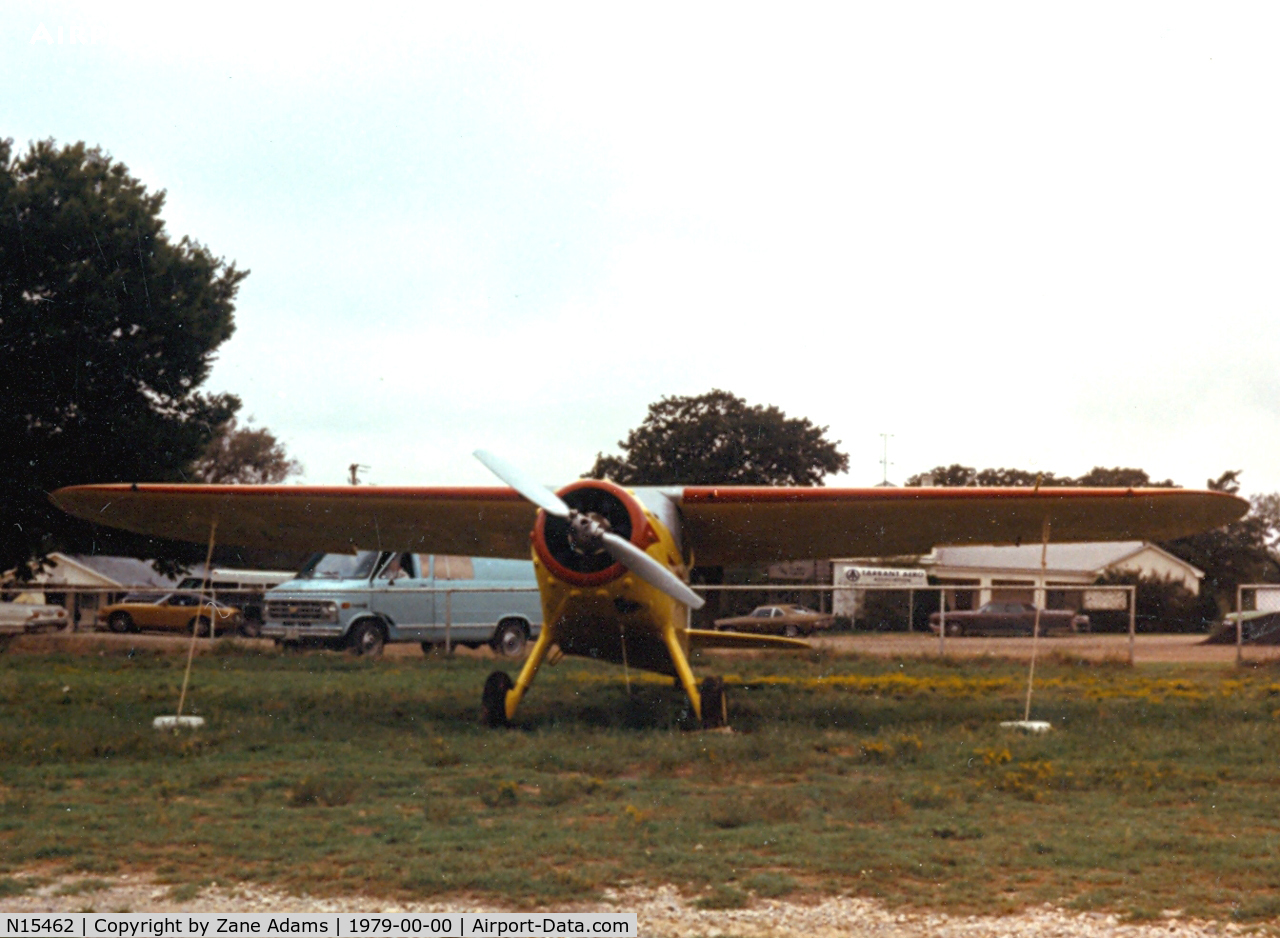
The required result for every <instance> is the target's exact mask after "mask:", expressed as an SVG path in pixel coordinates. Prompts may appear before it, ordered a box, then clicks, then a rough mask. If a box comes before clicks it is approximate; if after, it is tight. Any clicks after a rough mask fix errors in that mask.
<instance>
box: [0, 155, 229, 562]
mask: <svg viewBox="0 0 1280 938" xmlns="http://www.w3.org/2000/svg"><path fill="white" fill-rule="evenodd" d="M163 205H164V193H163V192H148V191H147V189H146V187H145V186H144V185H143V184H142V183H141V182H139V181H138V180H137V179H136V178H134V177H133V176H131V175H130V174H129V171H128V169H127V168H126V167H125V166H124V165H123V164H121V163H119V162H116V161H114V160H112V159H111V158H110V156H108V155H107V154H105V153H103V152H102V151H101V150H100V149H97V148H90V147H87V146H85V145H84V144H83V143H76V144H72V145H69V146H64V147H58V146H56V145H55V144H54V143H53V142H52V141H41V142H37V143H35V144H33V145H32V146H31V148H30V149H29V151H28V152H26V153H25V154H23V155H21V156H15V155H14V154H13V146H12V141H9V140H5V141H0V441H3V446H0V506H2V507H0V569H7V568H9V567H12V566H15V565H18V564H22V563H24V562H26V561H28V560H29V559H32V558H36V557H40V556H42V555H43V554H45V553H47V552H48V551H49V550H52V549H63V550H81V551H88V550H90V549H96V550H98V551H100V552H101V551H106V550H117V551H120V552H135V553H136V552H139V551H142V552H146V551H147V550H148V549H149V548H148V546H147V545H141V544H140V543H139V542H138V541H137V539H131V538H129V537H128V536H126V535H120V534H112V533H110V532H107V531H104V530H103V529H94V528H93V527H92V526H90V525H87V524H84V523H81V522H77V521H74V520H72V519H70V518H68V517H67V516H65V515H63V514H62V513H61V512H59V511H57V509H55V508H53V506H52V505H51V504H50V503H49V501H48V497H47V494H46V493H47V492H49V491H50V490H51V489H55V488H57V487H59V486H62V485H68V484H73V483H80V482H103V481H117V480H123V481H169V480H176V479H181V478H183V477H184V475H185V470H186V469H187V468H188V467H189V466H191V464H192V463H193V461H195V460H196V459H197V458H199V457H200V456H201V455H202V454H203V453H204V452H205V451H206V448H207V446H208V444H209V441H210V440H211V439H213V438H214V436H215V435H216V434H217V432H218V430H219V428H220V427H222V426H223V425H224V424H226V422H227V421H228V420H229V419H230V418H231V417H232V415H233V414H234V413H235V411H236V409H237V408H238V407H239V401H238V400H237V399H236V398H235V397H234V396H231V395H227V394H219V395H209V394H202V393H200V392H199V390H198V388H199V387H200V385H201V384H202V383H203V382H204V380H205V378H206V377H207V375H208V372H209V367H210V365H211V362H212V358H213V355H214V352H215V351H216V350H217V348H218V346H220V345H221V344H222V343H223V342H225V341H226V340H227V338H229V337H230V336H231V333H232V330H233V328H234V324H233V318H232V313H233V310H234V306H233V300H234V299H235V295H236V290H237V288H238V286H239V284H240V281H241V280H242V279H243V278H244V277H245V274H246V271H241V270H237V269H236V267H235V265H234V264H227V263H225V262H224V261H223V260H222V259H220V258H217V257H215V256H214V255H213V254H212V253H210V251H209V250H208V249H207V248H205V247H203V246H202V245H200V244H198V243H196V242H195V241H192V240H191V239H189V238H186V237H183V238H181V239H180V240H177V241H175V240H173V239H172V238H171V237H170V236H169V235H168V233H167V232H166V231H165V227H164V222H163V221H162V220H161V218H160V211H161V209H162V207H163Z"/></svg>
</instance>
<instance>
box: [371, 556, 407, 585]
mask: <svg viewBox="0 0 1280 938" xmlns="http://www.w3.org/2000/svg"><path fill="white" fill-rule="evenodd" d="M411 576H413V560H412V559H411V558H410V557H409V555H408V554H392V556H391V559H390V560H388V561H387V563H386V566H384V567H383V568H382V572H381V573H379V574H378V579H379V580H403V579H404V578H406V577H411Z"/></svg>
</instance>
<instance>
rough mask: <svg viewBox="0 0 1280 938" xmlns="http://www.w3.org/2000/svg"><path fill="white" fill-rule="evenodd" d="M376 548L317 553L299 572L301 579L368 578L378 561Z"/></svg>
mask: <svg viewBox="0 0 1280 938" xmlns="http://www.w3.org/2000/svg"><path fill="white" fill-rule="evenodd" d="M377 560H378V552H377V551H376V550H362V551H360V552H359V553H356V554H316V555H315V556H314V557H312V558H311V559H310V560H309V561H307V565H306V566H305V567H303V568H302V570H300V571H299V572H298V579H300V580H367V579H368V578H369V575H370V574H371V573H373V567H374V564H375V563H377Z"/></svg>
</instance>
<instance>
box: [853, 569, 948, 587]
mask: <svg viewBox="0 0 1280 938" xmlns="http://www.w3.org/2000/svg"><path fill="white" fill-rule="evenodd" d="M841 581H842V585H844V586H856V587H858V588H859V589H876V588H883V587H886V586H918V587H925V586H928V585H929V576H928V574H926V573H925V572H924V571H923V570H907V569H899V568H895V567H845V569H844V573H843V574H842V576H841Z"/></svg>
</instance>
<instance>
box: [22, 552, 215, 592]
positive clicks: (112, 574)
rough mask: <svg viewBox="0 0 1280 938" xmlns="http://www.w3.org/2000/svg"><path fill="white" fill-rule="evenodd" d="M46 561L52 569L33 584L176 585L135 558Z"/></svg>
mask: <svg viewBox="0 0 1280 938" xmlns="http://www.w3.org/2000/svg"><path fill="white" fill-rule="evenodd" d="M49 559H50V560H51V561H53V566H52V568H51V569H46V570H45V571H44V572H43V573H42V574H41V575H40V576H38V577H36V582H38V583H43V584H45V585H47V586H56V585H59V584H64V585H67V584H75V585H89V584H88V583H86V582H85V581H86V580H89V581H95V582H94V585H101V586H119V587H122V588H130V589H131V588H134V587H151V588H160V589H166V588H169V587H172V586H174V585H175V584H176V583H177V582H178V581H177V580H175V579H173V578H172V577H167V576H164V575H162V574H160V573H157V572H156V571H155V569H154V568H153V567H152V566H151V564H150V563H149V562H147V561H145V560H138V559H136V558H134V557H108V556H103V555H100V554H99V555H89V554H73V555H68V554H61V553H57V552H54V553H52V554H50V555H49ZM60 568H62V569H60ZM201 568H203V565H201Z"/></svg>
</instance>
